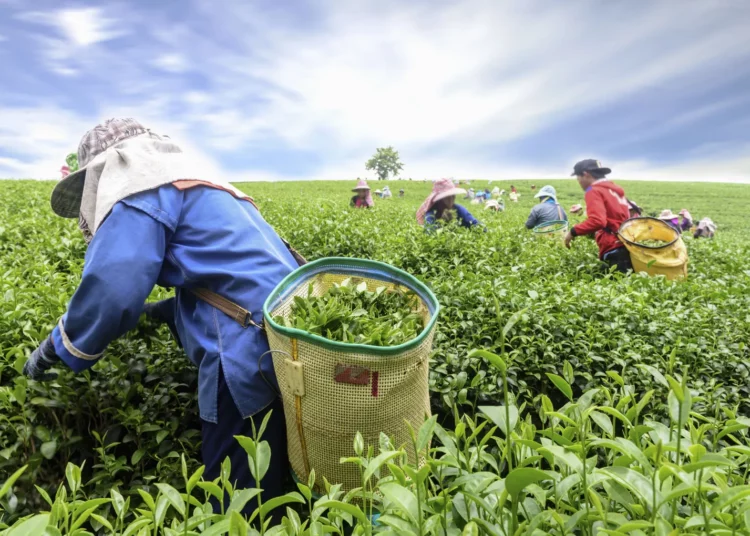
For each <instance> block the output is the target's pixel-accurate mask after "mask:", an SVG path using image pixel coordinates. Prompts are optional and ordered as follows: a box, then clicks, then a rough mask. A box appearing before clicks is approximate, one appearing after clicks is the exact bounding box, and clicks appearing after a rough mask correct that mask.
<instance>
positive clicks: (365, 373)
mask: <svg viewBox="0 0 750 536" xmlns="http://www.w3.org/2000/svg"><path fill="white" fill-rule="evenodd" d="M333 379H334V380H335V381H336V382H338V383H349V384H351V385H367V384H369V383H370V369H366V368H364V367H355V366H352V365H342V364H341V363H339V364H338V365H336V372H335V373H334V376H333Z"/></svg>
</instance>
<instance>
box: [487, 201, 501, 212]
mask: <svg viewBox="0 0 750 536" xmlns="http://www.w3.org/2000/svg"><path fill="white" fill-rule="evenodd" d="M491 208H496V209H499V208H500V203H498V202H497V201H495V200H494V199H490V200H489V201H487V202H486V203H485V204H484V210H488V209H491Z"/></svg>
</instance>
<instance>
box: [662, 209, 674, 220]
mask: <svg viewBox="0 0 750 536" xmlns="http://www.w3.org/2000/svg"><path fill="white" fill-rule="evenodd" d="M677 217H678V216H677V214H673V213H672V211H671V210H670V209H668V208H665V209H664V210H662V211H661V214H659V219H660V220H674V219H676V218H677Z"/></svg>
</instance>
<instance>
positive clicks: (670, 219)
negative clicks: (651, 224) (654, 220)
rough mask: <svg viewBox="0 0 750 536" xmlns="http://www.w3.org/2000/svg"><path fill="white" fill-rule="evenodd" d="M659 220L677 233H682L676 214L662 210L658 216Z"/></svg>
mask: <svg viewBox="0 0 750 536" xmlns="http://www.w3.org/2000/svg"><path fill="white" fill-rule="evenodd" d="M659 219H660V220H661V221H665V222H667V223H668V224H669V225H670V226H672V227H673V228H674V230H675V231H677V232H678V233H682V230H681V229H680V217H679V216H678V215H677V214H674V213H673V212H672V211H671V210H670V209H668V208H665V209H664V210H662V211H661V214H659Z"/></svg>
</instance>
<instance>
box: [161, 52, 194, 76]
mask: <svg viewBox="0 0 750 536" xmlns="http://www.w3.org/2000/svg"><path fill="white" fill-rule="evenodd" d="M153 65H154V66H155V67H158V68H159V69H162V70H164V71H167V72H170V73H183V72H185V71H187V69H188V63H187V60H186V59H185V57H184V56H183V55H181V54H163V55H161V56H159V57H158V58H156V59H155V60H154V61H153Z"/></svg>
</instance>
